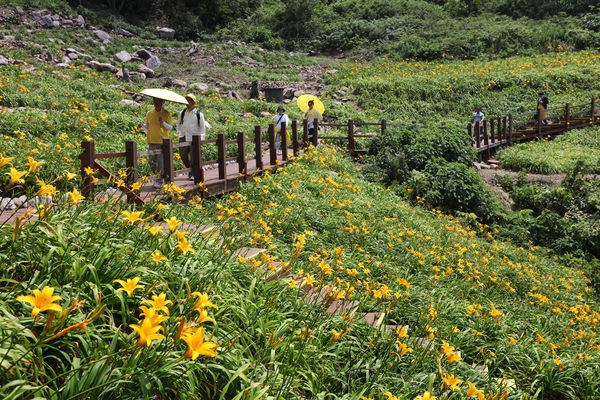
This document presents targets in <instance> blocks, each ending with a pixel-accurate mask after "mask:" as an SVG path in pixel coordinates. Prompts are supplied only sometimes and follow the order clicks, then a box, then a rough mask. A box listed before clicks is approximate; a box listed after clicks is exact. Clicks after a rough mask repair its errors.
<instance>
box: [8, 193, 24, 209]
mask: <svg viewBox="0 0 600 400" xmlns="http://www.w3.org/2000/svg"><path fill="white" fill-rule="evenodd" d="M12 201H13V203H14V204H15V206H17V208H20V207H21V206H22V205H23V204H25V203H26V202H27V196H25V195H23V196H20V197H16V198H14V199H12Z"/></svg>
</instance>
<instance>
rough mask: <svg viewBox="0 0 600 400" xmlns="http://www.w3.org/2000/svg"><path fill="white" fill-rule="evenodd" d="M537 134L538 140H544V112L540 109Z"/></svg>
mask: <svg viewBox="0 0 600 400" xmlns="http://www.w3.org/2000/svg"><path fill="white" fill-rule="evenodd" d="M537 134H538V138H540V139H541V138H542V110H541V109H538V112H537Z"/></svg>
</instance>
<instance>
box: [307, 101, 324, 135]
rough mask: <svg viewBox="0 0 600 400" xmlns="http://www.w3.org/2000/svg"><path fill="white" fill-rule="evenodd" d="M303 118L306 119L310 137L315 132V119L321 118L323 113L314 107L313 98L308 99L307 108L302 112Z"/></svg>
mask: <svg viewBox="0 0 600 400" xmlns="http://www.w3.org/2000/svg"><path fill="white" fill-rule="evenodd" d="M304 119H305V120H307V121H308V135H309V136H310V137H312V136H313V134H314V133H315V120H317V121H318V122H321V121H322V120H323V115H321V113H320V112H319V110H317V109H316V108H315V101H314V100H313V99H310V100H308V110H306V112H305V113H304Z"/></svg>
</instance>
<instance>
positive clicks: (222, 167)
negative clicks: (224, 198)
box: [217, 133, 227, 179]
mask: <svg viewBox="0 0 600 400" xmlns="http://www.w3.org/2000/svg"><path fill="white" fill-rule="evenodd" d="M217 154H218V155H219V179H225V178H226V177H227V164H226V162H225V157H226V155H227V151H226V148H225V134H223V133H219V134H218V135H217Z"/></svg>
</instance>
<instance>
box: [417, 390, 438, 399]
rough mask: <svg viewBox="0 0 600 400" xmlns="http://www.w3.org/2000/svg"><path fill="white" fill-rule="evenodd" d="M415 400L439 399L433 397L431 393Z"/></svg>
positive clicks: (426, 393)
mask: <svg viewBox="0 0 600 400" xmlns="http://www.w3.org/2000/svg"><path fill="white" fill-rule="evenodd" d="M415 400H437V397H435V396H432V395H431V393H429V392H425V393H423V394H422V395H421V396H417V397H415Z"/></svg>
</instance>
